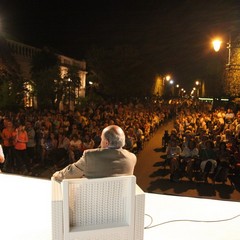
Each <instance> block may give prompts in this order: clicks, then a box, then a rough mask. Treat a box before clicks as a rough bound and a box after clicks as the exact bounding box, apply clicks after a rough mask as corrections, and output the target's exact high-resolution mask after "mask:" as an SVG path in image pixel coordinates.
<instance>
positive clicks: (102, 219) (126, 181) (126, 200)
mask: <svg viewBox="0 0 240 240" xmlns="http://www.w3.org/2000/svg"><path fill="white" fill-rule="evenodd" d="M52 182H53V181H52ZM56 184H57V183H56V181H54V182H53V189H54V188H56V186H57V185H56ZM136 186H137V185H136V177H135V176H133V175H131V176H121V177H109V178H98V179H86V178H81V179H66V180H63V182H62V184H61V189H60V190H59V186H58V190H57V191H55V193H54V191H53V205H52V207H53V208H52V209H53V215H52V216H53V239H58V240H62V239H64V240H67V239H74V240H77V239H81V240H83V239H94V240H103V239H104V240H107V239H111V240H112V239H116V240H117V239H119V240H124V239H126V240H130V239H143V221H144V199H145V198H144V193H143V192H141V193H138V197H136ZM137 188H138V192H139V190H141V189H140V188H139V187H138V186H137ZM61 198H62V213H61V205H59V204H60V203H59V201H58V200H60V199H61ZM136 202H137V203H136ZM136 208H139V211H138V210H137V209H136ZM58 212H60V213H58ZM59 218H60V219H59ZM136 218H138V219H136ZM61 219H62V220H61ZM61 221H62V222H61ZM135 222H137V224H136V223H135ZM61 225H62V227H61ZM54 229H55V230H54ZM56 230H58V231H59V232H60V233H59V232H58V231H56ZM61 232H63V234H62V235H63V236H61Z"/></svg>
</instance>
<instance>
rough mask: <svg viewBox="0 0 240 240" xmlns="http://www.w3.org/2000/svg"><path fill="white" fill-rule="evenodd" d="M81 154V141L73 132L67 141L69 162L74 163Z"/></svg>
mask: <svg viewBox="0 0 240 240" xmlns="http://www.w3.org/2000/svg"><path fill="white" fill-rule="evenodd" d="M81 156H82V141H81V139H80V138H79V136H78V135H77V134H73V135H72V137H71V139H70V143H69V162H70V163H74V162H75V161H76V160H78V159H79V158H80V157H81Z"/></svg>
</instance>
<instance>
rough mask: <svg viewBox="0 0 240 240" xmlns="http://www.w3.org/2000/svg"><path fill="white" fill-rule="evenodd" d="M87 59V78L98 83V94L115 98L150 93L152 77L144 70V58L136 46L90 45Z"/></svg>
mask: <svg viewBox="0 0 240 240" xmlns="http://www.w3.org/2000/svg"><path fill="white" fill-rule="evenodd" d="M87 61H88V66H89V69H90V76H89V77H90V78H91V79H93V81H95V82H97V83H98V84H99V86H100V89H101V91H102V93H104V94H107V95H111V96H115V97H129V96H130V97H131V96H143V95H149V94H151V90H152V87H153V81H152V79H153V78H152V76H150V75H148V72H147V71H144V69H145V66H144V64H145V61H144V59H143V57H142V56H141V54H140V52H139V50H138V49H136V48H134V47H132V46H126V45H125V46H116V47H113V48H111V49H110V48H109V49H98V48H92V49H91V50H89V52H88V55H87ZM146 79H147V80H146Z"/></svg>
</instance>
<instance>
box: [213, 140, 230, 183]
mask: <svg viewBox="0 0 240 240" xmlns="http://www.w3.org/2000/svg"><path fill="white" fill-rule="evenodd" d="M216 154H217V168H216V173H215V175H214V180H215V181H218V182H223V183H225V182H226V180H227V176H228V173H229V169H230V166H231V159H232V153H231V151H230V150H229V149H227V144H226V142H221V143H220V145H219V148H218V149H217V152H216Z"/></svg>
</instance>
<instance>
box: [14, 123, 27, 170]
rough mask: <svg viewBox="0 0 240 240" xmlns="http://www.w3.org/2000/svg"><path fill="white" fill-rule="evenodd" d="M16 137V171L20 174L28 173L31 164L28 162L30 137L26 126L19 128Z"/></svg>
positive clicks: (21, 125)
mask: <svg viewBox="0 0 240 240" xmlns="http://www.w3.org/2000/svg"><path fill="white" fill-rule="evenodd" d="M14 137H15V145H14V149H15V156H16V170H17V171H18V172H19V173H22V171H23V172H24V173H26V172H27V171H28V168H29V164H28V162H27V154H26V149H27V142H28V135H27V131H26V130H25V126H24V125H23V124H20V125H19V127H18V128H17V129H16V131H15V132H14Z"/></svg>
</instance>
